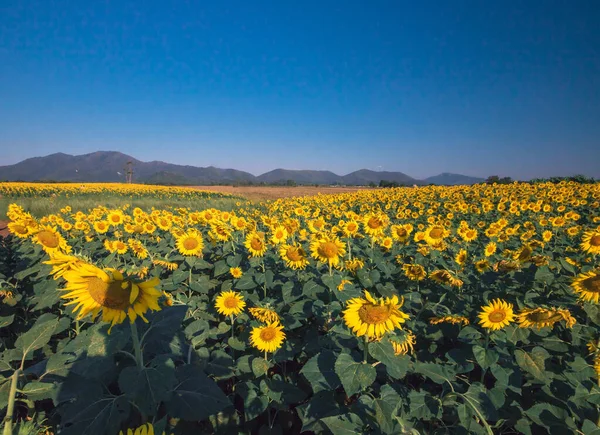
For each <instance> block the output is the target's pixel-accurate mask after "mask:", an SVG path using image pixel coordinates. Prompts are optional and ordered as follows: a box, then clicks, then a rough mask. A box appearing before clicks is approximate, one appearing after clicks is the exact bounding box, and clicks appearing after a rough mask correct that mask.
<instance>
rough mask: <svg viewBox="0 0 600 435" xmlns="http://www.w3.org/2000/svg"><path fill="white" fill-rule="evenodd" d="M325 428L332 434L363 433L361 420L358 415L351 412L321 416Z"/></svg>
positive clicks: (351, 434) (352, 434) (350, 434)
mask: <svg viewBox="0 0 600 435" xmlns="http://www.w3.org/2000/svg"><path fill="white" fill-rule="evenodd" d="M321 421H322V422H323V423H325V425H326V426H327V428H328V429H329V430H330V431H331V433H332V434H333V435H356V434H360V433H363V431H362V427H363V422H362V420H361V419H360V417H359V416H358V415H356V414H353V413H351V412H350V413H348V414H342V415H336V416H333V417H325V418H322V419H321Z"/></svg>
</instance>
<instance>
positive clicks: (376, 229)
mask: <svg viewBox="0 0 600 435" xmlns="http://www.w3.org/2000/svg"><path fill="white" fill-rule="evenodd" d="M388 222H389V217H388V216H387V215H386V214H385V213H369V214H367V215H366V216H365V218H364V220H363V227H364V230H365V233H366V234H368V235H370V236H377V235H379V234H381V233H383V230H385V228H386V227H387V225H388Z"/></svg>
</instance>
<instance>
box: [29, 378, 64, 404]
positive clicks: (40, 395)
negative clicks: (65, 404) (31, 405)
mask: <svg viewBox="0 0 600 435" xmlns="http://www.w3.org/2000/svg"><path fill="white" fill-rule="evenodd" d="M58 388H59V386H58V384H57V383H54V382H39V381H31V382H28V383H27V384H25V386H24V387H23V388H22V391H23V394H25V396H26V397H27V398H28V399H30V400H44V399H52V400H53V401H54V402H56V393H57V390H58Z"/></svg>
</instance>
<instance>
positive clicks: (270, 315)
mask: <svg viewBox="0 0 600 435" xmlns="http://www.w3.org/2000/svg"><path fill="white" fill-rule="evenodd" d="M248 311H249V312H250V314H251V315H252V317H254V318H255V319H256V320H258V321H259V322H262V323H274V322H279V316H278V315H277V313H276V312H275V311H273V310H272V309H270V308H263V307H252V308H248Z"/></svg>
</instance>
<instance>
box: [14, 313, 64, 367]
mask: <svg viewBox="0 0 600 435" xmlns="http://www.w3.org/2000/svg"><path fill="white" fill-rule="evenodd" d="M57 326H58V319H57V318H56V317H55V316H54V318H52V319H47V320H46V321H44V322H41V323H39V322H36V323H35V324H34V325H33V326H32V327H31V329H30V330H29V331H27V332H25V333H24V334H22V335H20V336H19V338H17V340H16V341H15V347H16V348H17V349H19V350H20V351H21V352H22V353H23V357H26V356H27V355H28V354H29V353H30V352H33V351H35V350H37V349H40V348H42V347H43V346H45V345H46V344H47V343H48V342H49V341H50V338H52V334H54V331H55V330H56V328H57Z"/></svg>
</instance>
